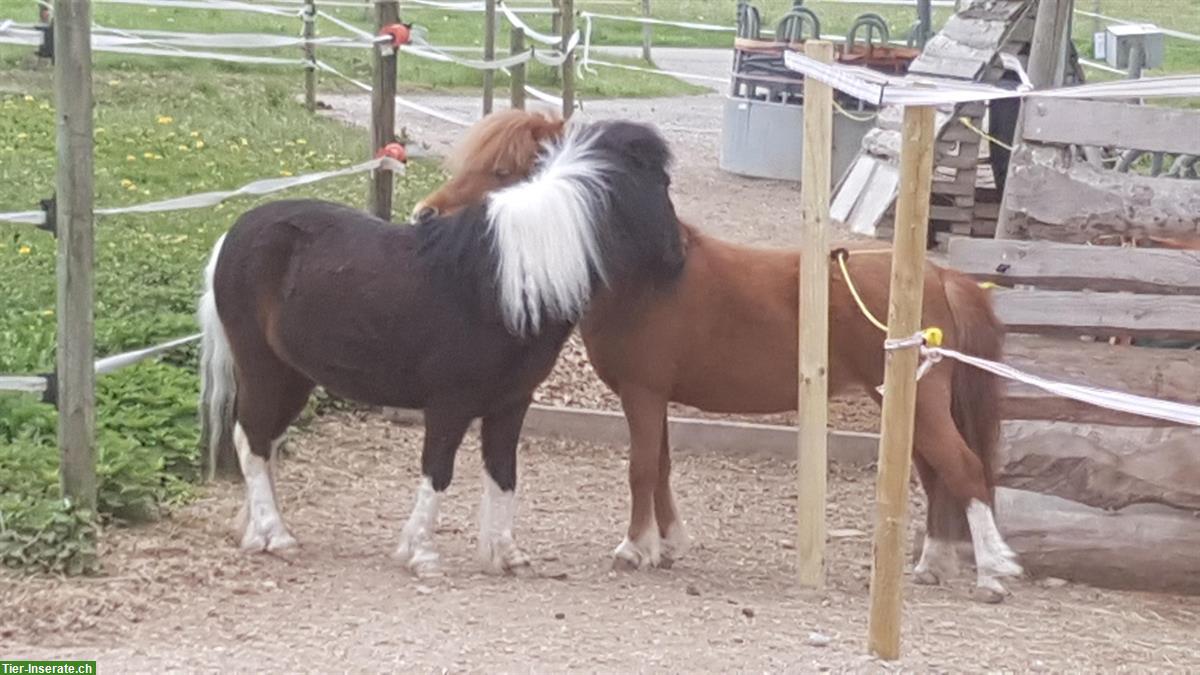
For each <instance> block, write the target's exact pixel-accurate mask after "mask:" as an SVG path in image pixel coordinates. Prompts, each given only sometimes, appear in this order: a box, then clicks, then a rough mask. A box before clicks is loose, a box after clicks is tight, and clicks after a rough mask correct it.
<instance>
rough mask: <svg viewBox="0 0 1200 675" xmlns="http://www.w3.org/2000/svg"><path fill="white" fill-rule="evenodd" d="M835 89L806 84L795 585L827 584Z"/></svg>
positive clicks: (821, 56) (827, 52)
mask: <svg viewBox="0 0 1200 675" xmlns="http://www.w3.org/2000/svg"><path fill="white" fill-rule="evenodd" d="M805 52H806V53H807V54H808V56H809V57H811V58H814V59H816V60H818V61H820V62H822V63H831V62H832V61H833V43H832V42H826V41H824V40H810V41H809V42H808V44H807V45H806V46H805ZM832 155H833V90H832V89H831V88H830V87H829V85H827V84H825V83H824V82H821V81H819V80H817V79H816V78H812V77H806V78H805V79H804V159H803V167H802V169H803V174H802V175H801V180H800V307H799V311H800V334H799V340H800V345H799V346H800V361H799V364H800V365H799V371H800V372H799V391H798V395H799V406H800V407H799V413H800V414H799V421H800V430H799V434H798V436H797V444H798V448H797V450H798V453H799V454H798V460H797V464H796V472H797V474H798V477H797V494H798V496H799V504H798V506H797V509H796V516H797V533H796V550H797V552H798V553H799V562H798V563H797V566H796V571H797V574H798V575H799V577H800V583H801V585H803V586H808V587H813V588H817V587H820V586H822V585H824V583H825V488H826V486H825V481H826V477H827V471H828V466H827V459H826V440H827V436H826V434H827V427H828V421H829V192H830V184H831V174H832V172H833V165H832Z"/></svg>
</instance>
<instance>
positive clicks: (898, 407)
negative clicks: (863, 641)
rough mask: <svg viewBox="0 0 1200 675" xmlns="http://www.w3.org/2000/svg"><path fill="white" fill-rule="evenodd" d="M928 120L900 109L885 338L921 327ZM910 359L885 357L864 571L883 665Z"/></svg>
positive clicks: (906, 445) (897, 605)
mask: <svg viewBox="0 0 1200 675" xmlns="http://www.w3.org/2000/svg"><path fill="white" fill-rule="evenodd" d="M934 119H935V118H934V109H933V108H932V107H909V108H906V109H905V110H904V128H903V146H902V149H901V152H900V194H899V197H898V199H897V202H896V227H895V246H894V253H893V257H892V275H891V287H890V293H889V296H888V297H889V302H888V337H889V338H892V339H903V338H907V337H910V336H912V335H913V334H914V333H916V332H917V331H918V330H920V328H921V304H922V300H923V298H922V289H923V288H924V280H925V246H926V243H927V241H928V231H929V190H930V185H931V182H932V176H933V148H934V142H935V136H934ZM917 357H918V352H917V350H916V349H900V350H897V351H893V352H890V353H889V354H888V358H887V365H886V367H885V370H884V378H883V386H884V395H883V423H882V435H881V438H880V442H879V478H878V487H877V489H876V499H877V501H878V511H877V516H876V521H875V548H874V550H875V564H874V565H873V566H872V567H871V609H870V619H869V621H868V626H867V631H868V643H867V645H868V649H869V650H870V651H871V652H873V653H875V654H876V655H878V656H879V657H880V658H882V659H886V660H889V661H891V660H895V659H898V658H899V657H900V626H901V614H902V609H903V579H904V558H905V557H904V551H905V546H904V539H905V536H906V534H907V513H906V511H907V508H908V481H909V475H910V472H911V469H912V440H913V424H914V418H913V415H914V412H915V410H916V402H917V380H916V370H917Z"/></svg>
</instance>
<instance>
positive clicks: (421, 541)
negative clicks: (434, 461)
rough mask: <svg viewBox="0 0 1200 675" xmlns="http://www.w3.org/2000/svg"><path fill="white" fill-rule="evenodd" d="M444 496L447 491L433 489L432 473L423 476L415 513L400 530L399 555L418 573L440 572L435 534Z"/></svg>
mask: <svg viewBox="0 0 1200 675" xmlns="http://www.w3.org/2000/svg"><path fill="white" fill-rule="evenodd" d="M444 496H445V493H444V492H437V491H435V490H434V489H433V481H432V480H431V479H430V478H429V476H423V477H422V478H421V485H420V487H418V488H417V500H416V504H415V505H414V506H413V510H412V514H411V515H409V517H408V522H407V523H405V524H404V530H403V531H402V532H401V533H400V546H399V547H398V548H397V549H396V557H397V558H399V559H400V561H401V562H403V563H404V564H405V565H407V566H408V568H409V569H410V570H412V572H413V573H415V574H416V575H417V576H430V575H434V574H437V572H438V554H437V550H436V549H435V548H434V546H433V535H434V532H436V531H437V523H438V512H439V510H440V508H441V504H442V497H444Z"/></svg>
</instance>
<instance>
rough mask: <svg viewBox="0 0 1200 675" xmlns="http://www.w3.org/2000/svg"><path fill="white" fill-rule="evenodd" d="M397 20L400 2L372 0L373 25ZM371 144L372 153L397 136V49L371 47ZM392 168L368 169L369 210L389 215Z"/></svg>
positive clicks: (381, 25) (384, 216)
mask: <svg viewBox="0 0 1200 675" xmlns="http://www.w3.org/2000/svg"><path fill="white" fill-rule="evenodd" d="M399 21H400V4H399V3H398V2H396V0H377V1H376V3H375V26H376V28H378V29H382V28H384V27H385V26H390V25H392V24H394V23H399ZM371 62H372V64H373V68H372V79H373V83H372V85H373V86H372V88H371V148H370V156H371V157H374V156H375V153H376V152H378V151H379V150H380V149H381V148H383V146H385V145H387V144H388V143H391V142H392V141H394V140H395V138H396V51H395V50H392V51H391V52H390V53H388V54H384V53H383V50H381V49H379V48H372V49H371ZM392 184H393V176H392V172H391V171H388V170H386V169H377V170H375V171H373V172H371V183H370V191H369V193H368V195H367V201H368V203H369V204H370V209H371V213H374V214H375V215H376V216H378V217H380V218H383V219H384V220H391V219H392Z"/></svg>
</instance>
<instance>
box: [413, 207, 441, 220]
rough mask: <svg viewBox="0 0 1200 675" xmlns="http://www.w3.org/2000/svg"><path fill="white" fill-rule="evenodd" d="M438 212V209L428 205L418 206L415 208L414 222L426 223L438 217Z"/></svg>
mask: <svg viewBox="0 0 1200 675" xmlns="http://www.w3.org/2000/svg"><path fill="white" fill-rule="evenodd" d="M437 215H438V210H437V208H436V207H433V206H429V205H427V204H417V205H416V206H415V207H413V213H412V217H413V222H415V223H424V222H427V221H429V220H432V219H433V218H435V217H437Z"/></svg>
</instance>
